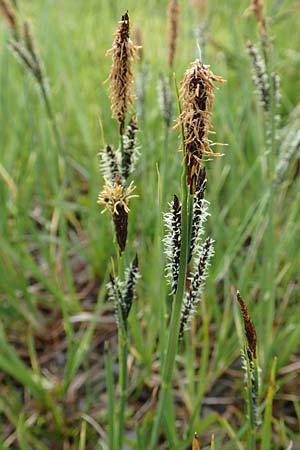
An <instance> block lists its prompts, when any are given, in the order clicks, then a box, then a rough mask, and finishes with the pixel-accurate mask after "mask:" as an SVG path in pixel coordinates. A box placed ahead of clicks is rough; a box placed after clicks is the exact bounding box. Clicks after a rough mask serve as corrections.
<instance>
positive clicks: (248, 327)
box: [236, 291, 256, 359]
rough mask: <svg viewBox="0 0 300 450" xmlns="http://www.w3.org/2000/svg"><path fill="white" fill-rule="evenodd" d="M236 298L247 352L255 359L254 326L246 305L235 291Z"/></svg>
mask: <svg viewBox="0 0 300 450" xmlns="http://www.w3.org/2000/svg"><path fill="white" fill-rule="evenodd" d="M236 297H237V301H238V302H239V304H240V307H241V312H242V316H243V321H244V327H245V334H246V339H247V343H248V350H249V351H250V353H251V355H252V356H253V358H254V359H256V330H255V326H254V324H253V322H252V320H251V318H250V314H249V311H248V308H247V306H246V303H245V302H244V300H243V299H242V297H241V295H240V293H239V291H237V293H236Z"/></svg>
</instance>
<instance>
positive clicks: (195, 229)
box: [189, 168, 209, 262]
mask: <svg viewBox="0 0 300 450" xmlns="http://www.w3.org/2000/svg"><path fill="white" fill-rule="evenodd" d="M206 181H207V180H206V172H205V169H204V168H201V170H200V173H199V176H198V180H197V187H196V192H195V195H194V200H193V222H192V232H191V244H190V254H189V262H190V261H191V259H192V256H193V254H194V251H195V247H196V246H197V243H198V241H199V238H200V237H201V235H202V234H203V232H204V230H203V223H204V222H205V221H206V218H207V215H208V213H207V208H208V205H209V202H208V201H207V200H205V199H204V193H205V189H206Z"/></svg>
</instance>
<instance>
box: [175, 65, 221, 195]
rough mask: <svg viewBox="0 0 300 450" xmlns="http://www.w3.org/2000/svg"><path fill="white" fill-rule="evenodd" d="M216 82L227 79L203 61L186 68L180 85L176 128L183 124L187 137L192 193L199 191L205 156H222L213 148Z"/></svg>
mask: <svg viewBox="0 0 300 450" xmlns="http://www.w3.org/2000/svg"><path fill="white" fill-rule="evenodd" d="M214 81H216V82H218V83H223V82H224V81H225V80H224V79H223V78H222V77H220V76H217V75H214V74H213V72H212V71H211V70H210V69H209V66H207V65H204V64H202V63H201V62H200V61H199V60H196V61H194V62H193V63H192V65H191V67H190V68H189V69H187V70H186V72H185V74H184V77H183V80H182V82H181V88H180V100H181V103H182V113H181V114H180V116H179V117H178V119H177V123H176V125H175V127H180V126H183V128H184V136H185V149H184V151H185V159H186V164H187V184H188V185H189V186H190V192H191V194H194V193H195V190H196V186H197V178H198V175H199V173H200V169H201V160H202V158H203V156H206V157H212V156H221V154H220V153H214V152H213V151H212V149H211V141H210V139H209V134H210V133H211V114H212V107H213V102H214V89H215V86H214V83H213V82H214Z"/></svg>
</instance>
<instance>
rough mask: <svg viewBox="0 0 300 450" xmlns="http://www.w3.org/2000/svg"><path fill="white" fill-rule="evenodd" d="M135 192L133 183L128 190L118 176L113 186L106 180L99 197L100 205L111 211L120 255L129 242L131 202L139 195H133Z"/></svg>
mask: <svg viewBox="0 0 300 450" xmlns="http://www.w3.org/2000/svg"><path fill="white" fill-rule="evenodd" d="M134 190H135V186H134V184H133V181H132V182H131V183H130V185H129V186H128V187H127V188H126V187H125V186H124V185H123V184H122V181H121V179H120V177H118V176H116V177H115V181H114V183H113V184H111V183H110V182H108V181H107V180H105V184H104V187H103V189H102V191H101V192H100V193H99V196H98V202H97V203H98V205H104V206H105V209H104V211H103V212H105V211H106V210H108V211H110V212H111V214H112V218H113V221H114V225H115V231H116V238H117V242H118V245H119V249H120V253H122V252H123V251H124V250H125V246H126V240H127V226H128V212H129V207H128V203H129V200H130V199H131V198H133V197H137V195H132V192H133V191H134Z"/></svg>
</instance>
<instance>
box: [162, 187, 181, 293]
mask: <svg viewBox="0 0 300 450" xmlns="http://www.w3.org/2000/svg"><path fill="white" fill-rule="evenodd" d="M169 207H170V212H168V213H165V214H164V222H165V226H166V230H167V234H166V236H165V238H164V240H163V241H164V244H165V254H166V256H167V258H168V264H167V266H166V273H167V279H168V282H169V284H170V286H171V293H172V294H175V292H176V289H177V282H178V275H179V265H180V245H181V203H180V201H179V199H178V197H177V196H176V195H174V200H173V201H172V202H171V203H170V204H169Z"/></svg>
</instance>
